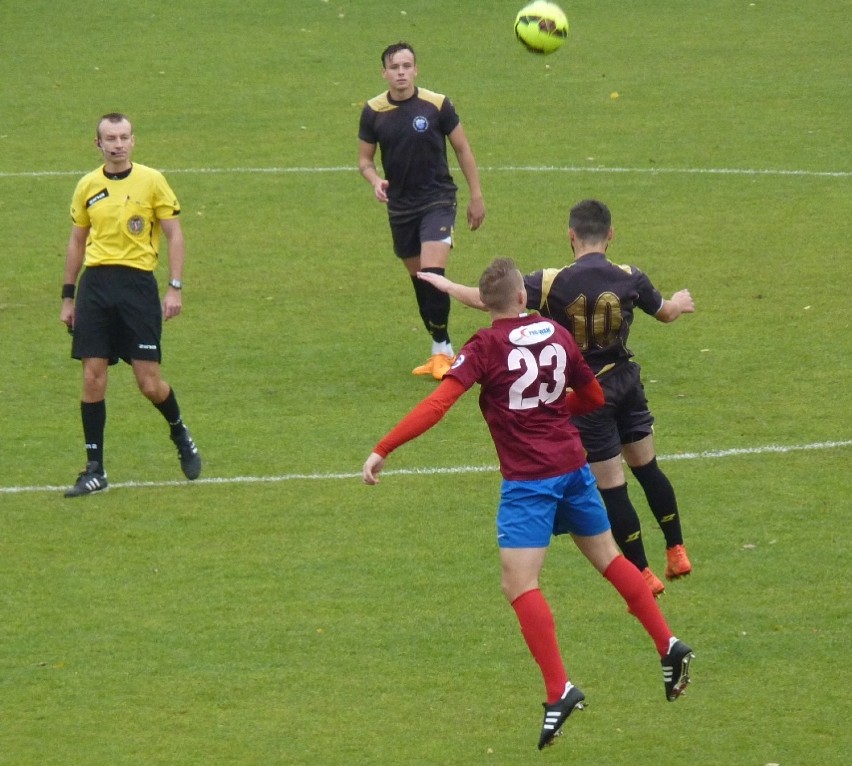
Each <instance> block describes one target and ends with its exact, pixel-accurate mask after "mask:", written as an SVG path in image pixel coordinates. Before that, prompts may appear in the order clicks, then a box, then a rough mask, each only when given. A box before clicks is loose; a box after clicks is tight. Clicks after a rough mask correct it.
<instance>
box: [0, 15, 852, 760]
mask: <svg viewBox="0 0 852 766" xmlns="http://www.w3.org/2000/svg"><path fill="white" fill-rule="evenodd" d="M520 4H521V3H520V2H518V3H507V2H503V1H502V0H501V1H500V2H494V3H476V4H474V3H469V4H468V3H458V2H449V0H430V1H426V0H424V1H422V2H412V3H410V4H408V5H395V4H389V3H386V2H379V1H378V0H359V2H353V3H348V4H347V3H345V2H342V0H332V1H331V2H322V1H320V0H309V1H308V2H302V3H295V2H291V0H279V1H278V2H274V1H273V0H247V1H243V2H239V3H236V2H230V1H227V0H197V2H194V3H175V4H172V5H171V6H169V5H163V4H162V3H153V2H150V1H149V0H140V2H137V3H135V4H132V5H118V6H106V7H93V8H88V7H82V6H80V5H79V4H72V3H70V2H68V0H54V1H53V2H47V0H33V1H32V2H29V3H27V4H24V3H19V2H9V1H7V2H5V3H2V4H0V51H2V56H3V61H4V76H3V77H2V78H0V230H2V232H3V254H2V257H0V331H2V336H3V341H2V352H3V364H2V367H0V370H2V372H0V435H2V438H0V466H2V477H1V478H0V764H2V766H6V765H7V764H8V765H9V766H43V765H44V766H46V765H48V764H56V765H57V766H59V765H62V766H65V765H67V764H75V765H77V764H79V765H81V766H101V765H103V766H115V765H117V764H144V765H145V766H148V765H150V764H176V765H178V764H179V765H181V766H182V765H183V764H187V765H190V764H204V765H205V766H212V765H213V764H216V765H217V766H218V765H219V764H222V765H230V764H239V765H241V766H242V765H246V766H253V765H255V764H257V765H265V764H288V765H290V764H292V765H294V766H295V765H299V766H301V765H302V764H304V765H305V766H337V765H338V764H339V765H343V764H346V765H347V766H351V765H352V764H358V765H360V764H377V765H379V766H385V765H387V766H396V765H397V764H399V765H401V766H402V765H405V766H411V765H413V764H423V765H424V766H432V765H437V766H468V765H469V764H491V765H493V766H498V765H499V766H513V765H514V764H526V763H534V762H539V761H540V762H548V763H583V764H605V765H609V764H629V766H669V765H671V766H721V765H724V766H766V765H767V764H779V765H780V766H811V765H817V764H818V765H819V766H833V765H837V766H839V765H840V764H846V763H848V761H849V754H850V752H852V741H850V737H849V734H848V730H847V729H846V725H847V721H848V719H849V717H850V713H852V711H850V703H849V695H848V692H847V690H846V679H847V678H848V677H849V674H850V670H852V663H850V661H849V659H848V658H847V657H846V642H847V641H848V640H849V635H850V594H849V587H848V583H849V576H850V546H849V529H850V515H851V514H850V506H852V504H850V500H849V478H848V477H849V468H850V455H852V387H850V386H849V383H848V381H849V379H850V375H852V364H850V359H852V341H850V335H852V334H851V333H850V330H852V327H850V318H849V317H850V313H849V311H848V310H847V308H846V307H845V300H846V297H847V293H848V292H849V287H848V285H849V282H850V268H849V265H848V258H847V256H846V254H845V249H846V248H847V247H848V243H849V242H850V241H852V163H851V162H850V156H852V154H850V140H849V124H850V118H852V47H850V46H849V44H848V41H849V39H850V37H852V3H850V2H849V1H848V0H843V1H841V2H830V0H814V1H813V2H811V3H809V4H802V3H801V2H795V3H794V2H792V1H790V0H772V1H771V2H770V0H762V1H761V0H756V2H753V3H750V2H746V1H742V2H741V1H739V0H737V1H736V2H735V1H734V0H708V2H704V3H690V2H686V1H685V0H674V1H673V2H662V1H661V0H647V1H646V2H642V3H623V2H614V1H613V0H603V1H600V0H599V1H598V2H591V1H590V0H582V1H580V2H575V3H572V4H563V7H564V8H565V10H566V12H567V15H568V18H569V21H570V23H571V31H570V33H569V38H568V41H567V43H566V44H565V46H564V48H563V49H562V50H560V51H559V52H558V53H556V54H554V55H553V56H551V57H546V58H541V57H535V56H532V55H530V54H528V53H526V51H524V50H523V49H522V48H521V46H520V45H519V44H518V43H517V42H515V41H514V39H513V35H512V27H511V25H512V21H513V19H514V15H515V13H516V11H517V10H518V7H519V6H520ZM468 5H469V6H470V7H469V8H468V7H467V6H468ZM399 39H405V40H408V41H410V42H411V43H412V44H413V45H414V46H415V48H416V49H417V51H418V63H419V70H420V79H419V82H420V84H422V85H423V86H425V87H428V88H431V89H433V90H437V91H440V92H445V93H448V94H449V95H450V96H451V97H452V98H453V100H454V102H455V104H456V106H457V108H458V110H459V113H460V114H461V116H462V120H463V122H464V125H465V130H466V132H467V134H468V136H469V138H470V140H471V144H472V147H473V150H474V152H475V154H476V156H477V159H478V162H479V166H480V172H481V176H482V184H483V190H484V194H485V199H486V204H487V207H488V217H487V219H486V222H485V224H484V227H483V228H482V230H480V231H478V232H475V233H471V232H468V231H466V230H465V229H464V227H463V226H460V227H459V230H458V231H457V237H456V245H457V247H456V250H455V251H454V254H453V256H452V258H451V262H450V271H449V273H450V275H451V276H453V277H455V278H457V279H459V280H460V281H465V282H473V281H474V280H475V279H476V278H477V277H478V275H479V273H480V272H481V270H482V268H483V267H484V266H485V265H486V264H487V263H488V262H489V261H490V260H491V258H492V257H494V256H496V255H509V256H511V257H513V258H515V259H516V261H517V262H518V263H519V265H520V266H521V267H522V268H523V269H524V270H533V269H536V268H540V267H543V266H558V265H561V264H563V263H565V262H567V260H568V259H569V257H570V250H569V248H568V244H567V240H566V237H565V224H566V219H567V212H568V208H569V207H570V205H571V204H572V203H573V202H576V201H578V200H579V199H582V198H584V197H590V196H595V197H600V198H602V199H604V200H605V201H606V202H607V203H608V204H609V205H610V207H611V208H612V210H613V215H614V225H615V229H616V239H615V241H614V243H613V245H612V248H611V251H610V253H611V256H612V257H613V259H614V260H618V261H622V262H630V263H637V264H639V265H640V266H641V267H642V268H643V269H644V270H645V271H647V272H648V273H649V274H650V275H651V277H652V278H653V280H654V282H655V284H656V285H657V286H658V287H659V288H660V289H661V290H662V291H663V292H664V293H666V294H667V295H669V294H671V293H672V292H674V291H675V290H677V289H680V288H682V287H689V288H690V289H691V291H692V293H693V296H694V297H695V300H696V304H697V307H698V312H697V313H696V314H695V315H694V316H691V317H686V318H684V319H682V320H680V321H679V322H677V323H676V324H674V325H671V326H662V325H659V324H658V323H656V322H653V321H652V320H650V319H648V318H647V317H644V316H640V317H638V318H637V320H636V323H635V325H634V330H633V333H632V335H631V340H632V344H631V345H632V347H633V349H634V350H635V351H636V352H637V359H638V361H639V362H640V363H641V364H642V365H643V373H644V378H645V383H646V389H647V391H648V394H649V398H650V401H651V405H652V408H653V410H654V412H655V414H656V416H657V419H658V423H657V446H658V450H659V453H660V455H661V456H662V458H661V460H662V462H663V466H664V468H665V469H666V471H667V472H668V473H669V475H670V477H671V478H672V480H673V482H674V483H675V486H676V488H677V490H678V497H679V501H680V505H681V509H682V515H683V521H684V528H685V533H686V536H687V544H688V547H689V550H690V555H691V558H692V560H693V564H694V566H695V572H694V574H693V575H692V576H691V577H690V578H689V579H688V580H687V581H685V582H678V583H675V584H672V585H670V586H669V588H668V593H667V595H666V596H665V597H664V599H663V602H662V603H663V608H664V611H665V613H666V616H667V618H668V619H669V621H670V623H671V624H672V626H673V627H674V629H675V630H676V631H677V632H678V634H679V635H681V636H682V637H684V638H685V639H687V640H688V641H689V643H690V644H691V645H692V646H693V647H694V649H695V652H696V655H697V659H696V662H695V665H694V683H693V685H692V687H691V688H690V690H689V692H688V694H687V695H686V696H685V697H684V698H683V699H682V700H681V701H679V702H678V703H677V704H675V705H670V704H667V703H666V702H665V700H664V697H663V689H662V684H661V682H660V681H661V679H660V677H659V676H660V673H659V665H658V662H657V658H656V655H655V653H654V651H653V647H652V646H651V644H650V642H649V640H648V639H647V637H646V636H645V635H644V634H643V633H642V631H641V629H640V628H639V626H638V624H637V623H636V622H635V621H633V620H632V619H631V618H629V617H628V615H626V614H625V610H624V606H623V604H622V602H621V601H620V600H619V599H618V597H617V596H616V595H615V594H614V593H612V592H611V588H609V586H608V585H607V583H606V582H604V581H603V579H602V578H600V577H599V576H597V575H596V574H595V573H594V572H593V570H592V569H591V567H589V566H588V565H587V564H586V563H585V562H584V561H582V560H581V558H580V556H579V554H578V553H577V552H576V551H575V550H574V549H573V548H572V547H571V546H570V545H569V544H567V542H566V541H564V540H559V541H557V542H556V543H555V544H554V546H553V550H552V551H551V555H550V557H549V560H548V563H547V565H546V567H545V573H544V578H543V588H544V590H545V593H546V594H547V596H548V598H549V599H550V601H551V604H552V606H553V609H554V613H555V616H556V620H557V624H558V630H559V634H560V639H561V643H562V647H563V652H564V655H565V657H566V662H567V664H568V668H569V671H570V673H571V675H572V678H573V680H575V681H576V682H577V684H578V685H580V686H581V687H582V688H583V690H584V692H585V693H586V695H587V697H588V699H589V702H590V704H589V707H588V709H587V710H586V711H584V712H583V713H581V714H578V715H577V716H576V717H572V718H571V720H570V722H569V724H568V725H567V726H566V730H565V734H566V736H565V737H563V738H562V740H561V741H559V743H558V744H557V746H556V747H554V748H552V749H550V750H548V751H546V752H544V753H538V752H537V751H536V749H535V744H536V741H537V737H538V731H539V726H540V723H541V721H540V712H541V708H540V703H541V700H542V699H543V688H542V683H541V680H540V676H539V672H538V668H537V667H536V666H535V664H534V662H533V661H532V659H531V657H530V656H529V654H528V652H527V650H526V648H525V646H524V644H523V641H522V639H521V636H520V633H519V631H518V628H517V624H516V620H515V617H514V614H513V613H512V610H511V609H509V608H508V607H507V606H506V604H505V603H504V601H503V598H502V595H501V593H500V588H499V567H498V563H497V553H496V546H495V542H494V530H493V517H494V510H495V504H496V498H497V493H498V485H499V475H498V473H497V471H496V458H495V455H494V451H493V447H492V446H491V443H490V440H489V438H488V434H487V431H486V429H485V426H484V424H483V423H482V422H481V419H480V416H479V412H478V407H477V403H476V397H475V395H469V396H468V397H466V398H465V399H464V400H462V402H460V403H459V405H458V406H457V407H456V408H454V409H453V411H452V412H451V413H450V414H449V415H448V416H447V418H446V419H445V420H444V422H442V423H441V424H440V425H439V426H437V427H436V428H435V429H434V430H433V431H432V432H430V433H429V434H428V435H426V436H424V437H423V438H422V439H420V440H418V441H416V442H414V443H412V444H409V445H406V446H405V447H404V448H403V449H401V450H400V451H399V452H398V453H395V454H394V455H393V456H392V457H391V459H390V460H389V462H388V472H387V474H386V475H385V477H384V479H383V481H382V483H381V485H380V486H378V487H365V486H363V485H362V484H361V482H360V478H359V471H360V467H361V464H362V463H363V460H364V458H365V457H366V456H367V454H368V453H369V452H370V450H371V448H372V446H373V445H374V444H375V442H376V440H377V439H378V438H379V437H380V436H381V435H382V434H383V433H384V432H385V431H386V430H387V429H388V428H389V427H390V426H392V425H393V424H394V423H395V422H396V421H397V420H398V419H399V418H400V417H401V416H402V415H403V414H404V413H405V412H407V410H408V409H409V408H410V407H411V406H413V405H414V404H415V403H416V402H417V401H418V400H419V399H420V398H421V397H422V396H424V395H425V394H426V393H427V392H428V391H430V390H431V388H432V386H433V382H432V381H425V380H422V379H417V378H413V377H412V376H411V375H410V374H409V371H410V369H411V368H412V367H413V366H415V365H416V364H419V363H420V362H422V361H423V360H424V359H425V356H426V355H427V353H428V349H429V342H428V337H427V336H426V335H425V332H424V331H423V329H422V326H420V322H419V318H418V317H417V313H416V309H415V305H414V299H413V295H412V293H411V289H410V285H409V282H408V278H407V276H406V275H405V273H404V270H403V269H402V267H401V266H399V265H398V264H397V263H396V262H395V259H394V257H393V255H392V253H391V249H390V238H389V234H388V230H387V221H386V216H385V212H384V210H383V209H382V208H381V207H380V206H379V205H378V204H376V203H375V202H374V200H373V199H372V196H371V194H370V190H369V188H368V187H367V185H366V184H365V183H364V182H363V180H362V179H361V178H360V177H359V176H358V174H357V171H356V170H355V165H356V150H357V121H358V115H359V112H360V108H361V104H362V103H363V101H364V100H365V99H366V98H368V97H371V96H373V95H375V94H377V93H379V92H380V91H381V89H382V85H383V81H382V80H381V78H380V73H379V53H380V52H381V50H382V49H383V48H384V46H385V45H386V44H388V43H389V42H394V41H396V40H399ZM614 94H617V97H615V96H614ZM112 110H121V111H125V112H127V113H129V114H130V115H131V117H132V118H133V119H134V126H135V131H136V136H137V145H136V151H135V155H134V158H135V159H136V160H137V161H139V162H142V163H145V164H149V165H153V166H155V167H159V168H162V169H164V170H165V171H166V173H167V177H168V179H169V180H170V182H171V184H172V186H173V187H174V188H175V191H176V192H177V194H178V196H179V197H180V200H181V202H182V205H183V209H184V214H183V225H184V232H185V234H186V238H187V243H188V263H187V269H186V274H185V281H186V284H187V287H186V290H185V297H184V313H183V315H182V316H181V317H180V318H179V319H177V320H175V321H173V322H170V323H169V324H168V325H167V328H166V332H165V336H164V349H165V357H164V366H163V370H164V375H165V377H166V379H167V380H168V381H169V382H171V383H172V384H173V385H174V388H175V390H176V392H177V394H178V397H179V399H180V401H181V404H182V406H183V409H184V414H185V416H186V419H187V421H188V423H189V425H190V427H191V428H192V431H193V435H194V436H195V438H196V440H197V442H198V444H199V446H200V448H201V450H202V452H203V455H204V459H205V471H204V474H203V477H202V479H201V480H199V481H198V482H195V483H194V484H188V483H186V482H183V481H181V478H182V477H181V474H180V471H179V467H178V463H177V459H176V456H175V454H174V452H173V449H172V445H171V443H170V442H169V441H168V438H167V431H166V428H165V426H164V424H163V423H162V420H161V418H160V416H159V414H158V413H156V411H154V410H153V408H152V407H151V406H150V405H149V404H148V403H147V402H145V401H144V400H143V399H142V397H141V396H140V395H139V394H138V392H137V391H136V389H135V385H134V383H133V379H132V375H131V374H130V370H129V369H128V368H126V367H124V366H122V367H118V368H114V369H113V371H112V375H111V379H110V389H109V395H108V400H107V401H108V425H107V436H106V450H107V461H108V462H107V468H108V471H109V475H110V481H111V482H112V483H113V487H112V488H111V490H110V491H109V492H107V493H105V494H102V495H96V496H94V497H91V498H84V499H81V500H78V501H69V500H65V499H64V498H63V497H62V490H63V489H64V488H66V487H67V486H69V485H70V483H71V482H72V481H73V479H74V477H75V476H76V472H77V471H78V470H79V469H80V468H81V467H82V465H83V462H84V460H85V454H84V451H83V444H82V434H81V430H80V424H79V408H78V401H79V394H80V371H79V365H78V364H77V363H75V362H73V361H72V360H70V359H69V341H68V336H67V334H66V333H65V332H64V328H63V327H62V326H61V325H60V323H59V321H58V316H59V308H60V301H59V288H60V285H61V282H62V271H63V263H64V254H65V244H66V241H67V237H68V233H69V223H70V221H69V215H68V205H69V202H70V197H71V193H72V191H73V188H74V184H75V183H76V180H77V177H78V176H79V175H81V174H82V172H84V171H86V170H88V169H90V168H92V167H94V166H95V165H96V164H97V163H98V155H97V154H96V152H95V151H94V149H93V147H92V144H91V141H92V138H93V134H94V125H95V122H96V119H97V117H98V116H99V115H100V114H101V113H103V112H106V111H112ZM451 156H452V155H451ZM456 177H457V180H458V181H459V182H460V185H461V189H462V191H461V194H460V203H461V206H462V207H463V206H465V205H466V204H467V194H466V187H465V185H464V181H463V178H462V176H461V173H460V172H458V171H457V172H456ZM462 222H463V216H460V223H462ZM161 276H162V277H163V278H165V269H163V270H162V272H161ZM483 320H484V315H482V314H480V313H478V312H475V311H471V310H468V309H462V308H461V307H458V306H456V307H454V309H453V314H452V316H451V330H452V333H453V340H454V342H455V344H456V346H457V347H458V346H460V344H461V343H462V342H463V341H464V340H465V339H466V338H467V337H468V336H469V335H470V334H471V333H472V332H473V331H474V330H475V329H476V328H477V327H478V326H479V325H480V324H481V323H482V322H483ZM631 487H632V489H633V492H632V495H633V497H634V499H635V500H636V501H637V506H638V507H639V510H640V515H641V516H642V518H643V521H644V522H645V527H644V528H645V537H646V541H647V547H648V551H649V554H650V557H651V561H652V565H653V566H654V567H655V568H656V569H657V570H662V569H663V566H664V562H663V542H662V537H661V535H660V533H659V532H658V530H657V529H656V528H655V527H654V526H653V524H652V518H651V516H650V512H649V511H648V510H647V508H646V507H644V506H643V505H642V503H641V502H640V495H641V493H640V492H639V491H638V487H637V486H636V484H635V482H631Z"/></svg>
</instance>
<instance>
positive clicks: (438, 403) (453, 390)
mask: <svg viewBox="0 0 852 766" xmlns="http://www.w3.org/2000/svg"><path fill="white" fill-rule="evenodd" d="M466 390H467V389H466V388H465V387H464V386H463V385H462V384H461V383H460V382H459V381H458V380H456V379H455V378H444V380H442V381H441V383H440V384H439V385H438V387H437V388H436V389H435V390H434V391H433V392H432V393H431V394H429V396H427V397H426V398H425V399H423V400H421V402H420V403H419V404H417V405H416V406H415V407H414V409H413V410H411V412H409V413H408V414H407V415H406V416H405V417H404V418H403V419H402V420H400V421H399V423H397V425H396V426H394V428H393V429H392V430H391V431H390V432H389V433H388V434H387V435H386V436H385V437H384V438H383V439H382V440H381V441H380V442H379V443H378V444H377V445H376V446H375V448H374V449H373V451H372V452H371V453H370V456H369V457H368V458H367V460H366V462H365V463H364V468H363V469H362V476H363V479H364V484H378V483H379V478H378V477H379V473H380V472H381V470H382V468H384V465H385V458H386V457H387V456H388V455H389V454H390V453H391V452H393V451H394V450H395V449H396V448H397V447H401V446H402V445H403V444H405V443H406V442H409V441H411V440H412V439H416V438H417V437H418V436H420V435H421V434H423V433H425V432H426V431H428V430H429V429H430V428H431V427H432V426H434V425H435V424H436V423H437V422H438V421H439V420H440V419H441V418H442V417H444V415H446V413H447V410H449V409H450V407H452V406H453V405H454V404H455V403H456V401H458V399H459V397H460V396H461V395H462V394H463V393H464V392H465V391H466Z"/></svg>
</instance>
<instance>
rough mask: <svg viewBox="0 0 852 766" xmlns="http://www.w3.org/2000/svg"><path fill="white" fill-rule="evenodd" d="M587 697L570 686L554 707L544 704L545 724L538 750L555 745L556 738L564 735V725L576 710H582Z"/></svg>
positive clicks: (542, 727)
mask: <svg viewBox="0 0 852 766" xmlns="http://www.w3.org/2000/svg"><path fill="white" fill-rule="evenodd" d="M585 699H586V695H585V694H583V692H581V691H580V690H579V689H578V688H577V687H576V686H574V685H571V684H569V685H568V686H567V688H566V690H565V692H564V694H563V695H562V698H561V699H558V700H557V701H556V702H554V703H553V704H552V705H548V704H547V703H546V702H545V703H544V723H543V724H542V725H541V736H540V737H539V738H538V749H539V750H541V749H542V748H545V747H547V746H548V745H552V744H553V740H554V738H555V737H559V736H561V735H562V724H563V723H565V721H567V720H568V716H569V715H571V713H573V712H574V711H575V710H582V709H583V708H584V707H585V705H584V704H583V702H584V700H585Z"/></svg>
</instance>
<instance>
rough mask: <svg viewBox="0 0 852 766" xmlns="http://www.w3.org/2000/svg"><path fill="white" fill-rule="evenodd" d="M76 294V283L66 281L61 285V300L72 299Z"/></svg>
mask: <svg viewBox="0 0 852 766" xmlns="http://www.w3.org/2000/svg"><path fill="white" fill-rule="evenodd" d="M76 294H77V285H75V284H71V283H69V282H66V283H65V284H64V285H62V300H65V299H66V298H70V299H71V300H72V301H73V300H74V296H75V295H76Z"/></svg>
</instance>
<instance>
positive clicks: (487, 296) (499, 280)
mask: <svg viewBox="0 0 852 766" xmlns="http://www.w3.org/2000/svg"><path fill="white" fill-rule="evenodd" d="M523 286H524V278H523V277H522V276H521V272H520V271H518V267H517V266H515V262H514V261H513V260H512V259H511V258H495V259H494V260H493V261H491V263H490V264H489V265H488V268H486V269H485V271H483V272H482V276H481V277H480V278H479V297H480V298H481V299H482V302H483V303H484V304H485V305H486V306H487V307H488V308H489V309H494V310H496V311H502V310H504V309H507V308H509V307H510V306H511V305H512V302H513V301H514V300H515V295H516V294H517V292H518V290H521V289H522V288H523Z"/></svg>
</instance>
